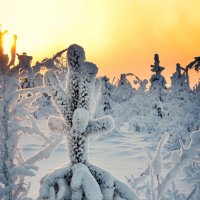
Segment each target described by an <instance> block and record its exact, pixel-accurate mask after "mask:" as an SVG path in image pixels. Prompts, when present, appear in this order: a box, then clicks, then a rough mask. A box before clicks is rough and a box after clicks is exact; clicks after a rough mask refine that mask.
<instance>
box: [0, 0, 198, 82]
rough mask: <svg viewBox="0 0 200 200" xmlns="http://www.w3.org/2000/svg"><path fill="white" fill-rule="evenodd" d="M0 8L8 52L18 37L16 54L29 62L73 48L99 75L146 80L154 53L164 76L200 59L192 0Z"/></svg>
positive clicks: (23, 3) (61, 0)
mask: <svg viewBox="0 0 200 200" xmlns="http://www.w3.org/2000/svg"><path fill="white" fill-rule="evenodd" d="M194 5H195V6H194ZM1 7H2V8H3V9H2V10H1V12H0V19H1V21H0V23H1V24H2V27H4V28H5V29H8V30H9V34H7V35H6V37H5V42H4V46H5V49H6V52H7V51H9V49H10V45H11V43H12V34H17V35H18V40H17V53H22V52H27V54H28V55H32V56H33V61H37V60H38V61H40V60H42V59H43V58H45V57H50V56H52V55H53V54H55V53H56V52H57V51H60V50H62V49H64V48H66V47H67V46H69V45H70V44H73V43H77V44H79V45H81V46H83V47H84V48H85V50H86V52H87V55H86V56H87V59H88V60H91V61H93V62H95V63H96V64H97V65H98V66H99V73H100V75H103V74H104V75H105V74H107V75H109V76H111V77H113V76H117V77H119V75H120V73H123V72H125V73H126V72H133V73H136V74H138V75H139V76H140V77H143V78H148V77H149V76H150V75H151V71H150V67H149V66H150V64H152V61H153V55H154V53H159V54H160V56H161V58H162V60H161V63H163V65H164V66H165V67H166V71H165V72H166V75H167V76H168V77H169V76H170V74H171V73H173V72H174V71H175V66H176V62H180V63H181V64H182V65H183V66H185V65H186V64H187V63H188V62H189V61H191V60H192V59H193V57H195V56H199V54H200V51H199V47H198V44H199V42H200V39H199V34H200V28H199V17H200V16H199V15H200V14H199V13H200V12H199V7H200V2H199V1H196V0H191V3H190V4H188V3H186V1H180V0H177V1H174V0H168V1H158V0H155V1H148V0H142V1H139V0H136V1H131V0H126V1H115V0H110V1H106V0H102V1H101V3H100V2H99V1H97V0H94V1H83V0H77V1H69V0H42V1H41V0H35V1H31V0H30V1H27V0H8V1H4V2H3V3H1ZM195 77H196V75H195ZM194 79H195V81H196V80H197V78H194Z"/></svg>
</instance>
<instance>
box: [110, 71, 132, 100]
mask: <svg viewBox="0 0 200 200" xmlns="http://www.w3.org/2000/svg"><path fill="white" fill-rule="evenodd" d="M129 75H132V74H130V73H129V74H121V76H120V80H119V82H118V84H117V85H116V87H115V88H114V90H113V92H112V94H111V98H112V99H113V101H115V102H118V103H121V102H124V101H127V100H128V99H130V98H131V97H133V96H134V89H133V88H132V86H131V83H130V82H129V81H128V79H127V76H129Z"/></svg>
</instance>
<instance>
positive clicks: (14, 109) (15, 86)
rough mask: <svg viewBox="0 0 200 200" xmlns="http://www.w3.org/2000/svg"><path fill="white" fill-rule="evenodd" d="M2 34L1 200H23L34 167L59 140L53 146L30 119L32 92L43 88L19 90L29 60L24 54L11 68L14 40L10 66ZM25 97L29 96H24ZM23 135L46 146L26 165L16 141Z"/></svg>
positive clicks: (13, 56) (0, 46) (32, 109)
mask: <svg viewBox="0 0 200 200" xmlns="http://www.w3.org/2000/svg"><path fill="white" fill-rule="evenodd" d="M4 33H5V32H4ZM4 33H2V32H1V31H0V199H4V200H18V199H23V198H25V196H26V195H27V193H28V190H29V188H30V183H27V180H25V177H27V176H34V175H35V173H34V171H35V170H36V169H37V167H36V166H35V165H34V164H35V163H36V162H37V161H38V160H41V159H44V158H48V157H49V154H50V152H51V150H52V149H54V148H55V147H56V146H57V144H58V143H59V141H60V138H59V139H58V138H57V139H56V140H55V141H54V142H52V141H51V140H49V139H48V138H47V137H46V136H45V134H44V133H43V132H42V131H41V130H40V128H39V127H38V125H37V122H36V119H35V118H34V117H33V116H32V113H33V112H34V111H35V109H36V108H35V107H33V106H32V102H33V101H34V100H35V98H36V95H35V92H41V91H42V89H43V88H42V89H41V88H35V89H34V90H32V89H21V87H20V81H19V77H20V73H21V72H23V71H28V70H29V71H30V72H31V69H29V68H30V65H26V64H29V63H30V62H29V61H30V60H31V58H29V57H27V55H25V54H23V56H22V57H19V56H18V59H19V64H18V65H16V66H15V65H14V63H15V56H16V53H15V52H16V38H17V37H16V36H14V42H13V46H12V47H11V60H10V62H9V59H8V55H7V54H4V51H3V35H4ZM28 76H32V73H28ZM27 93H31V95H29V96H27ZM25 133H27V134H33V133H34V134H36V135H39V136H40V137H42V138H43V139H44V143H45V144H48V146H47V147H46V148H45V149H43V150H42V151H40V152H39V153H37V154H35V155H34V156H33V157H31V158H29V159H28V160H26V161H25V160H24V158H23V152H22V149H21V147H20V146H19V139H20V137H21V136H22V135H23V134H25ZM49 143H50V144H49Z"/></svg>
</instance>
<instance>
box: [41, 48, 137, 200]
mask: <svg viewBox="0 0 200 200" xmlns="http://www.w3.org/2000/svg"><path fill="white" fill-rule="evenodd" d="M67 60H68V75H67V84H66V88H65V90H64V89H63V88H62V87H61V86H60V83H59V81H58V78H57V76H56V75H55V73H53V72H52V71H48V72H47V73H46V74H45V77H44V81H45V85H46V86H49V87H50V90H51V92H50V94H51V95H52V98H53V100H54V103H55V104H56V106H57V107H58V110H59V112H60V114H61V116H62V117H63V120H64V122H65V126H66V129H65V134H67V137H68V147H69V156H70V163H69V164H68V165H67V166H65V167H62V168H60V169H56V170H55V171H54V172H52V173H50V174H47V175H46V176H45V177H44V178H43V179H42V180H41V188H40V197H39V199H72V200H76V199H77V200H78V199H79V200H81V199H89V200H102V199H110V200H112V199H115V198H116V197H117V196H120V197H121V198H123V199H127V200H133V199H138V197H137V195H136V194H135V193H134V191H132V190H131V189H130V188H129V187H128V186H126V185H125V184H124V183H122V182H120V181H119V180H117V179H115V178H113V177H112V176H111V175H110V174H109V173H108V172H106V171H105V170H103V169H100V168H98V167H96V166H94V165H92V164H91V163H89V160H88V157H87V148H88V147H87V145H88V140H89V137H90V136H93V135H95V134H106V133H108V132H110V131H111V130H112V129H113V127H114V121H113V119H112V118H111V117H110V116H105V117H103V118H97V119H93V118H92V116H93V112H94V109H93V106H94V105H95V101H94V99H96V98H94V85H95V81H96V79H95V77H96V74H97V71H98V68H97V67H96V65H94V64H93V63H90V62H85V52H84V50H83V48H82V47H80V46H78V45H71V46H70V47H69V48H68V52H67Z"/></svg>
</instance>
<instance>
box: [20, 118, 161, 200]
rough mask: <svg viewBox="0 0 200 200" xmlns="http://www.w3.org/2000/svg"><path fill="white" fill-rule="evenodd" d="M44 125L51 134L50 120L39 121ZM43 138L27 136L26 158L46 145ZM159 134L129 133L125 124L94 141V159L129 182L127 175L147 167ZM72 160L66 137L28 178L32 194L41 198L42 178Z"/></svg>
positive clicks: (92, 159)
mask: <svg viewBox="0 0 200 200" xmlns="http://www.w3.org/2000/svg"><path fill="white" fill-rule="evenodd" d="M38 122H39V125H40V128H41V129H42V131H44V132H45V133H48V129H47V125H46V121H45V120H42V121H38ZM42 143H43V141H42V140H41V139H40V138H36V137H35V138H34V137H32V136H24V137H23V138H22V140H21V144H22V146H23V148H24V157H25V158H28V157H29V156H31V155H33V154H34V153H36V152H37V151H39V150H40V149H41V148H42ZM157 143H158V138H157V137H152V135H151V136H150V135H147V134H140V135H139V134H136V133H133V132H128V127H127V124H125V125H124V126H122V127H121V129H120V132H116V131H115V132H113V133H111V134H109V135H106V136H102V137H99V138H96V139H92V140H91V141H90V146H89V159H90V162H91V163H93V164H95V165H98V166H99V167H101V168H104V169H106V170H107V171H109V172H110V173H111V174H112V175H113V176H115V177H116V178H119V179H120V180H122V181H124V182H126V178H125V176H130V175H131V174H133V175H134V176H138V175H139V174H140V173H141V172H142V171H143V170H144V168H145V166H147V163H148V158H147V155H146V149H149V150H151V151H154V150H155V147H156V145H157ZM68 162H69V157H68V150H67V142H66V141H65V140H64V141H63V142H62V144H60V145H59V146H58V147H57V149H56V150H55V151H54V152H53V153H52V154H51V156H50V158H49V159H47V160H42V161H40V162H39V163H38V164H37V165H38V166H39V169H38V171H37V172H36V176H35V177H32V178H28V179H29V180H30V181H31V185H32V187H31V189H30V193H29V196H31V197H32V198H33V199H35V198H36V197H37V194H38V191H39V187H40V183H39V181H40V178H41V177H42V176H43V175H45V174H46V173H47V172H49V171H51V170H53V169H55V168H57V167H59V166H61V165H63V164H64V163H68Z"/></svg>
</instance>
